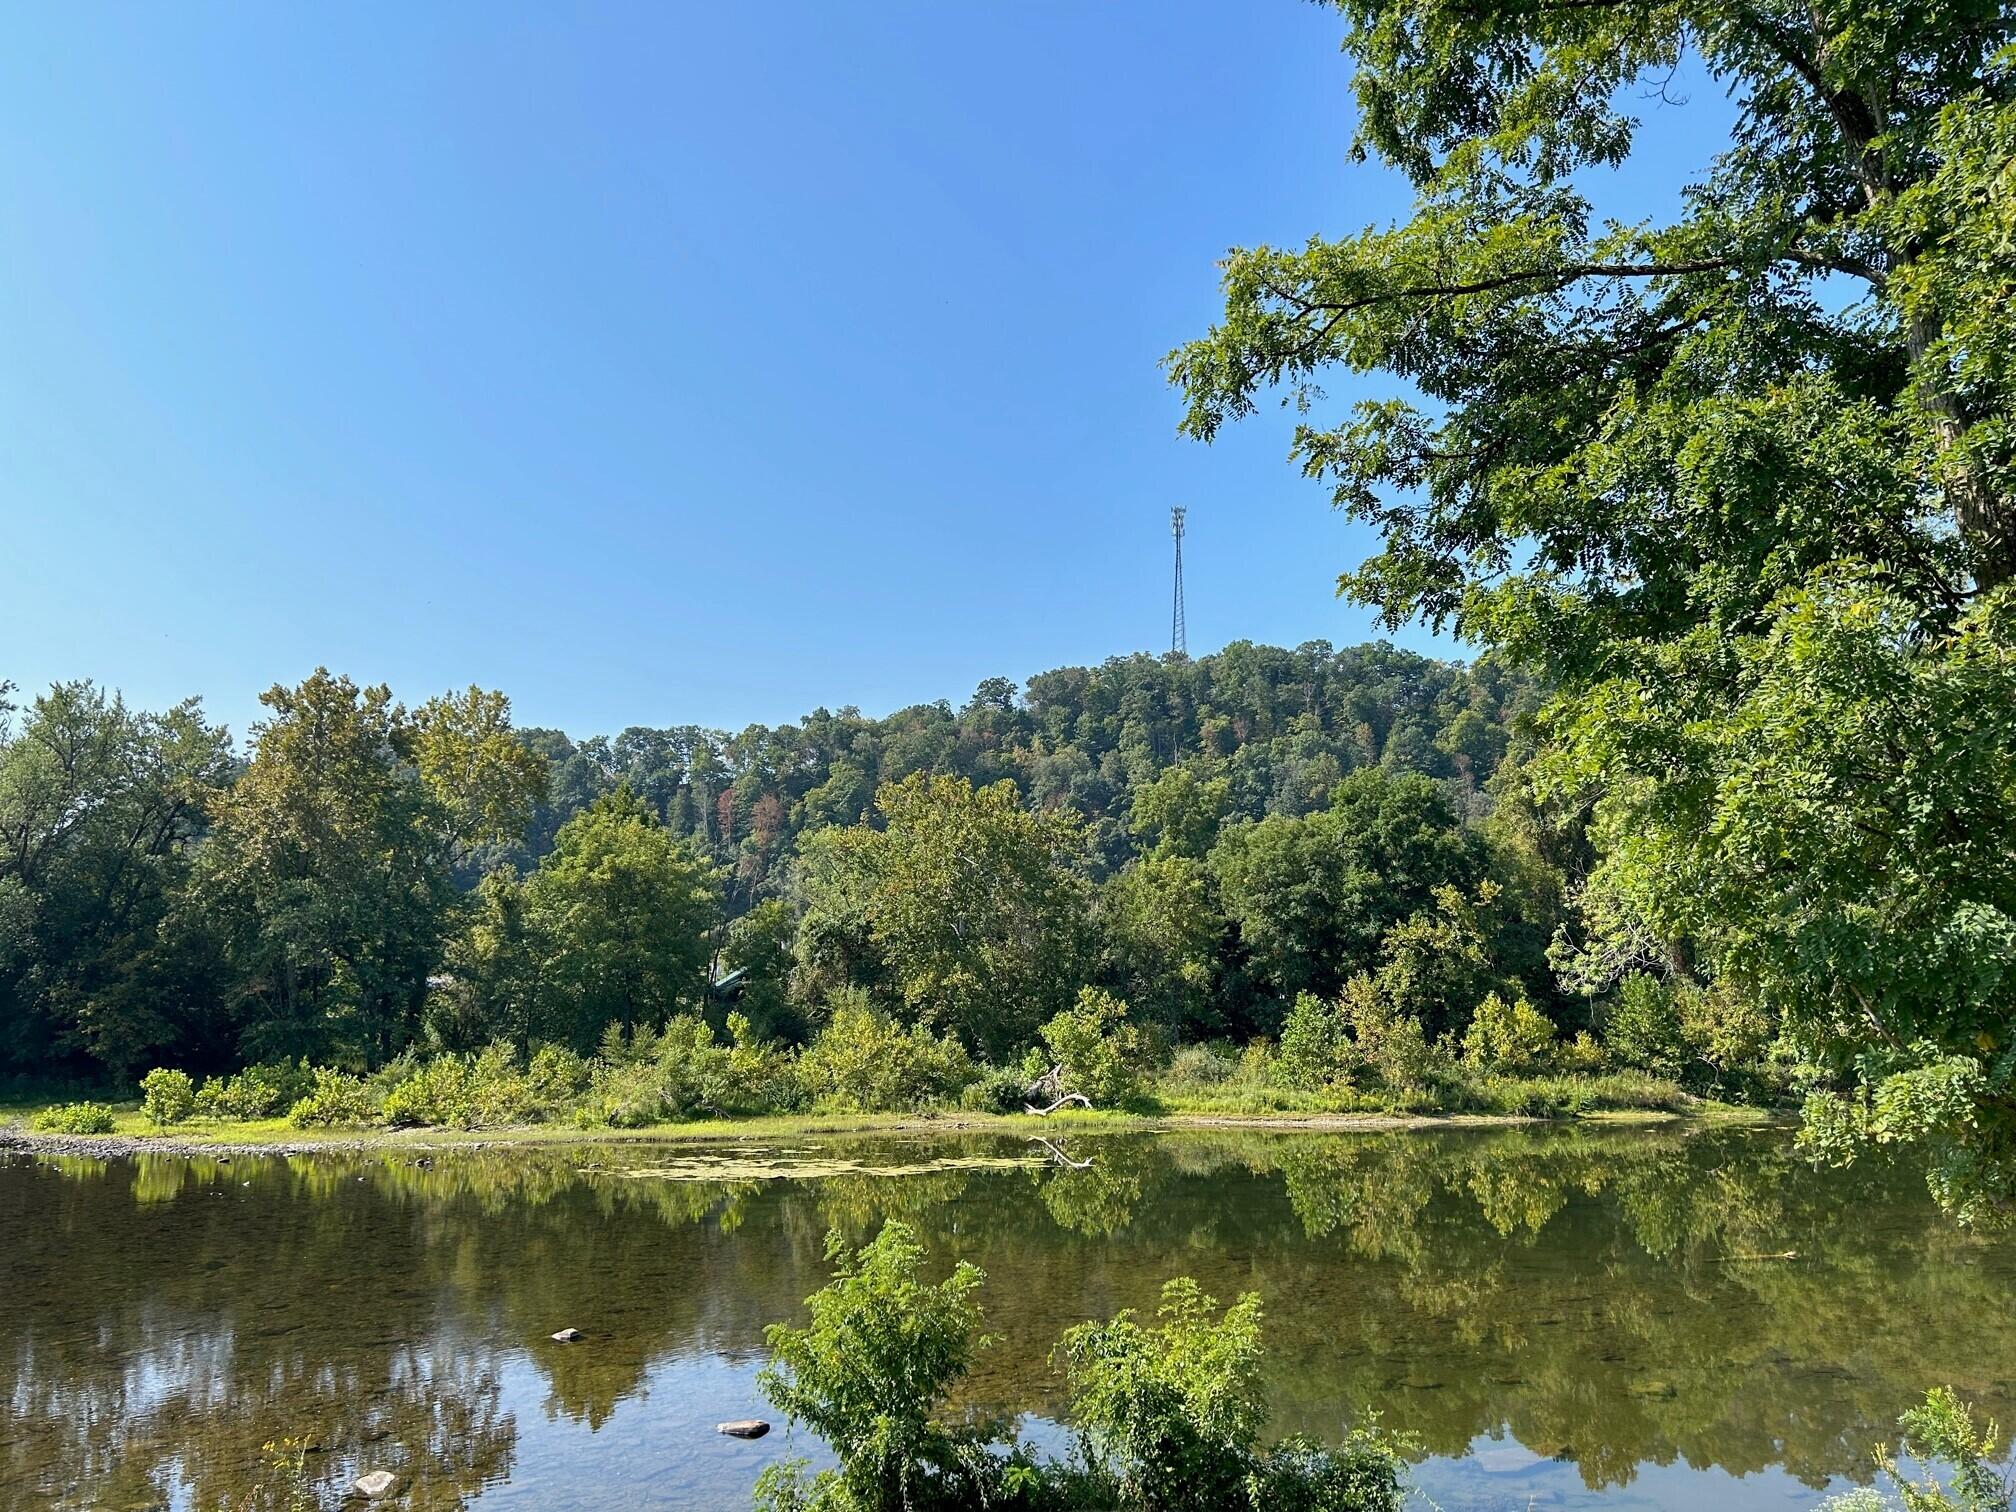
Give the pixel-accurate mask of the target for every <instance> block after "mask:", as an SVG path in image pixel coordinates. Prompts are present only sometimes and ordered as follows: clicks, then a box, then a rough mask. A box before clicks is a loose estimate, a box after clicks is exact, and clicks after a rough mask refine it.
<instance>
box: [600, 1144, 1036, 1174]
mask: <svg viewBox="0 0 2016 1512" xmlns="http://www.w3.org/2000/svg"><path fill="white" fill-rule="evenodd" d="M1050 1163H1051V1162H1050V1161H1049V1160H1048V1159H1047V1158H1045V1157H1043V1156H1040V1155H946V1156H940V1157H939V1158H937V1159H933V1160H910V1161H903V1162H900V1163H896V1164H889V1165H883V1164H876V1163H873V1162H871V1161H868V1160H849V1159H846V1158H843V1157H835V1156H826V1157H824V1158H819V1159H806V1158H803V1157H802V1156H800V1155H799V1154H798V1152H796V1151H791V1150H772V1151H763V1152H758V1151H753V1150H752V1151H742V1150H738V1151H735V1152H734V1153H732V1154H729V1153H722V1154H711V1153H707V1152H703V1151H695V1152H694V1153H692V1154H690V1155H683V1154H682V1155H681V1156H680V1157H679V1158H678V1159H676V1160H671V1161H666V1162H664V1163H662V1164H659V1165H648V1166H631V1167H628V1168H623V1169H612V1168H608V1167H603V1168H599V1169H597V1170H596V1172H595V1174H596V1175H599V1176H621V1177H626V1178H631V1179H650V1180H657V1181H821V1180H824V1179H826V1178H828V1177H833V1176H930V1175H933V1174H935V1173H937V1172H940V1171H1019V1170H1040V1169H1042V1168H1043V1167H1046V1166H1048V1165H1049V1164H1050Z"/></svg>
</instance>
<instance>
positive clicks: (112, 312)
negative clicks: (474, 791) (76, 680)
mask: <svg viewBox="0 0 2016 1512" xmlns="http://www.w3.org/2000/svg"><path fill="white" fill-rule="evenodd" d="M1340 35H1341V30H1340V23H1339V21H1338V20H1337V18H1336V17H1335V16H1334V15H1333V14H1332V13H1330V12H1328V11H1325V10H1321V9H1318V8H1317V7H1315V6H1313V5H1308V4H1302V3H1297V0H1215V3H1201V0H1200V3H1190V0H1159V3H1155V4H1148V3H1124V4H1092V3H1075V0H1073V3H1066V0H1047V3H1046V0H1031V3H1016V4H952V5H946V4H942V3H938V4H926V3H918V4H897V3H883V0H877V3H875V4H863V5H858V6H855V5H833V4H815V3H783V4H771V5H765V6H722V5H710V6H699V5H677V6H674V5H670V4H638V5H613V4H609V5H597V6H534V5H506V4H489V3H485V4H473V3H472V4H464V5H448V4H440V5H425V6H413V5H407V4H399V5H393V4H362V3H358V4H345V5H341V6H324V7H318V8H308V7H291V6H289V7H283V6H266V7H249V6H223V5H208V4H186V5H177V6H173V7H169V6H157V7H148V8H143V7H118V8H100V7H96V6H92V5H84V4H79V5H63V6H39V7H28V8H24V9H21V10H19V11H17V12H15V13H14V15H13V17H12V21H11V24H10V38H9V44H8V47H7V48H6V49H5V50H4V53H0V331H4V332H5V333H6V334H5V351H4V355H0V527H4V537H0V539H4V541H5V543H6V550H5V552H4V554H0V679H9V678H11V679H12V680H13V681H15V682H16V683H18V684H20V685H21V686H22V687H24V688H30V689H32V688H34V687H36V686H38V685H41V684H46V683H47V682H49V681H50V680H52V679H56V678H69V677H86V676H88V677H94V678H97V679H99V680H100V681H102V682H105V683H108V684H111V685H113V686H117V687H119V688H121V689H123V690H124V691H125V692H126V694H127V696H128V697H129V698H130V699H131V700H133V701H135V702H137V703H140V704H142V705H146V706H159V705H162V704H165V703H167V702H171V701H173V700H174V699H176V698H179V697H182V696H185V695H187V694H191V693H200V694H202V695H203V696H204V698H205V702H206V704H207V706H208V707H209V708H210V710H211V711H212V713H213V714H214V715H215V716H217V717H219V718H222V719H225V720H227V721H228V722H230V723H231V725H232V726H233V728H234V729H235V730H237V731H239V732H240V733H242V732H243V730H244V728H245V726H246V724H247V723H248V722H249V721H250V720H251V719H252V718H254V717H256V714H257V705H256V702H255V699H256V694H257V693H258V691H259V690H260V689H262V688H264V687H266V686H268V685H269V684H271V683H273V682H275V681H288V682H292V681H295V680H298V679H299V678H300V677H302V676H304V675H305V674H306V673H307V672H309V671H310V670H312V669H313V668H314V667H315V666H316V665H317V664H318V663H326V664H327V665H329V666H330V667H332V668H334V669H336V670H340V671H347V672H349V673H350V674H351V675H353V676H355V677H357V678H359V679H360V680H370V681H386V682H389V683H391V684H392V686H393V688H394V690H395V691H396V692H397V693H398V694H399V695H400V696H401V697H403V698H406V699H408V700H418V699H420V698H423V697H425V696H427V695H429V694H431V693H434V692H438V691H441V690H443V689H446V688H449V687H455V686H461V685H466V684H467V683H470V682H472V681H473V682H479V683H482V684H484V685H486V686H491V687H499V688H502V689H504V690H505V691H506V692H508V693H509V694H510V695H511V696H512V698H513V701H514V704H515V706H516V712H517V716H518V718H519V720H520V722H522V723H526V724H544V725H559V726H562V727H564V728H566V729H568V730H570V731H573V732H575V733H577V734H585V733H590V732H597V731H603V732H610V731H614V730H616V729H619V728H621V727H622V726H624V725H628V724H665V723H674V722H681V723H683V722H698V723H706V724H716V725H722V726H728V727H736V726H739V725H741V724H744V723H747V722H750V721H755V720H760V721H764V722H778V721H782V720H785V719H790V718H793V717H795V716H797V715H798V714H800V713H802V712H804V711H806V710H808V709H810V708H812V707H814V706H816V705H819V704H825V705H828V706H829V707H838V706H839V705H841V704H846V703H855V704H859V705H860V706H862V707H863V708H864V709H866V710H868V711H869V712H871V713H880V712H885V711H887V710H889V709H892V708H895V707H898V706H900V705H903V704H906V703H913V702H920V701H924V700H928V699H932V698H938V697H947V698H951V699H953V700H954V701H955V702H957V701H959V700H961V699H963V698H964V696H965V695H966V694H967V693H968V692H969V691H970V690H971V688H972V687H973V685H974V684H975V683H976V682H977V681H979V679H981V678H982V677H986V676H990V675H996V674H1000V675H1006V676H1010V677H1015V678H1018V679H1019V678H1022V677H1025V676H1027V675H1028V674H1029V673H1032V672H1035V671H1040V670H1042V669H1044V668H1047V667H1051V666H1056V665H1062V664H1066V663H1073V662H1087V661H1096V660H1098V659H1100V658H1102V657H1105V656H1108V655H1112V654H1116V653H1123V652H1127V651H1132V650H1160V649H1163V648H1165V647H1166V644H1167V636H1168V612H1169V604H1168V590H1169V541H1168V521H1167V515H1168V509H1169V506H1170V505H1171V504H1175V503H1182V504H1186V505H1188V506H1189V508H1190V536H1189V541H1188V544H1187V549H1186V567H1187V576H1188V584H1189V622H1190V637H1191V649H1192V650H1193V652H1195V651H1204V650H1209V649H1212V648H1214V647H1216V646H1218V645H1221V644H1223V643H1224V642H1226V641H1228V640H1234V639H1241V638H1247V639H1254V640H1261V641H1271V642H1277V643H1282V644H1289V645H1292V644H1295V643H1297V642H1300V641H1303V640H1309V639H1315V638H1325V639H1329V640H1332V641H1335V642H1338V643H1340V644H1343V643H1349V642H1353V641H1356V640H1360V639H1363V638H1365V637H1366V636H1367V635H1368V633H1369V621H1368V618H1367V616H1366V615H1365V614H1364V613H1363V612H1361V611H1358V610H1355V609H1352V608H1350V607H1349V606H1347V605H1344V604H1342V603H1340V602H1339V601H1338V600H1336V599H1335V598H1334V597H1333V588H1334V583H1335V577H1336V574H1337V572H1338V571H1339V569H1341V568H1343V567H1345V566H1347V565H1350V564H1352V563H1355V562H1356V561H1357V560H1358V559H1359V557H1361V556H1362V555H1364V554H1365V551H1366V549H1367V541H1366V539H1365V536H1364V533H1363V532H1361V531H1360V530H1358V529H1357V528H1356V527H1353V526H1352V525H1350V524H1349V523H1348V522H1347V521H1345V520H1344V519H1342V518H1341V517H1339V516H1337V515H1335V514H1333V513H1331V512H1330V510H1329V509H1328V508H1327V506H1326V502H1325V499H1324V497H1323V495H1322V494H1321V492H1320V491H1319V490H1318V489H1317V488H1316V487H1315V486H1313V485H1311V484H1308V483H1306V482H1304V481H1302V480H1301V479H1300V478H1299V477H1298V476H1297V475H1296V474H1295V472H1294V470H1293V469H1292V468H1290V467H1289V466H1288V465H1286V463H1285V461H1284V458H1285V453H1286V448H1287V444H1288V436H1289V430H1290V420H1289V418H1288V417H1286V416H1283V415H1280V414H1267V415H1263V416H1262V417H1260V418H1259V419H1256V420H1254V421H1249V422H1247V423H1246V424H1244V425H1242V426H1239V427H1236V428H1235V429H1233V430H1232V431H1231V432H1230V433H1229V434H1228V435H1226V436H1225V437H1224V438H1223V439H1221V440H1220V441H1219V442H1218V443H1217V444H1216V445H1215V446H1213V447H1210V448H1206V447H1203V446H1200V445H1197V444H1196V443H1193V442H1188V441H1185V440H1182V439H1181V438H1179V437H1178V436H1177V435H1176V432H1175V425H1176V420H1177V415H1178V404H1177V399H1176V395H1175V394H1174V392H1173V391H1172V390H1170V389H1169V388H1168V387H1167V386H1166V385H1165V383H1164V382H1163V380H1162V376H1161V374H1160V372H1159V370H1158V367H1157V362H1158V359H1159V358H1160V357H1161V356H1162V354H1163V353H1164V352H1166V351H1167V350H1168V349H1169V348H1170V347H1171V346H1173V345H1175V344H1176V343H1177V342H1179V341H1180V340H1183V339H1185V338H1186V337H1188V336H1191V335H1194V334H1197V333H1199V332H1201V331H1202V330H1203V329H1204V327H1205V326H1206V324H1207V323H1208V322H1209V320H1210V319H1211V317H1212V314H1213V312H1214V295H1215V272H1214V268H1213V263H1214V260H1215V259H1216V258H1217V257H1218V256H1219V255H1220V254H1221V253H1222V252H1223V251H1224V250H1225V249H1226V248H1227V247H1228V246H1231V245H1233V244H1235V243H1252V242H1257V241H1274V242H1284V241H1300V240H1302V239H1303V238H1305V237H1306V236H1308V235H1309V234H1310V233H1312V232H1319V231H1320V232H1324V233H1328V234H1337V233H1339V232H1344V231H1349V230H1352V229H1356V228H1358V227H1360V226H1363V225H1365V224H1367V223H1370V222H1373V221H1383V220H1385V219H1387V218H1389V217H1391V216H1394V215H1396V214H1399V213H1401V212H1403V211H1404V209H1405V207H1406V191H1405V186H1404V185H1403V184H1402V183H1401V182H1400V181H1399V180H1398V179H1397V177H1396V176H1394V175H1392V174H1391V173H1389V172H1388V171H1386V170H1384V169H1381V168H1379V167H1377V166H1372V165H1367V166H1354V165H1352V164H1350V163H1349V162H1348V160H1347V156H1346V149H1347V147H1348V144H1349V141H1350V134H1351V122H1352V111H1351V100H1350V93H1349V88H1348V85H1349V68H1348V65H1347V62H1346V61H1345V60H1344V59H1343V58H1342V57H1341V56H1340V55H1339V54H1338V52H1337V50H1336V46H1337V41H1338V39H1339V37H1340ZM1696 88H1697V89H1698V90H1700V92H1701V93H1702V94H1703V95H1704V96H1705V95H1712V93H1713V89H1712V86H1708V85H1704V84H1702V83H1701V82H1700V81H1696ZM1716 103H1717V104H1718V105H1719V102H1716ZM1665 114H1666V115H1668V116H1672V115H1674V114H1676V113H1675V112H1670V111H1668V112H1665ZM1674 124H1675V123H1673V122H1670V121H1668V122H1662V125H1661V130H1662V131H1663V133H1664V139H1665V140H1666V145H1665V146H1663V147H1661V148H1659V149H1658V151H1657V152H1656V153H1655V154H1654V155H1653V157H1652V160H1651V163H1650V166H1649V168H1647V169H1634V172H1639V173H1640V174H1641V177H1640V179H1639V180H1638V181H1637V190H1636V193H1637V194H1639V195H1641V196H1649V197H1652V198H1657V197H1658V196H1659V195H1660V194H1661V193H1663V192H1664V191H1665V190H1666V189H1667V188H1669V187H1670V185H1671V184H1673V183H1675V182H1677V181H1678V175H1679V172H1680V167H1681V165H1683V164H1686V165H1687V166H1691V163H1689V162H1688V158H1689V154H1690V153H1691V152H1695V151H1698V150H1699V148H1700V143H1701V140H1702V139H1701V138H1700V137H1699V135H1698V134H1696V135H1694V136H1692V137H1690V136H1689V135H1688V133H1687V132H1686V131H1685V130H1674V129H1671V128H1672V127H1673V126H1674ZM1627 197H1629V196H1627ZM1377 388H1378V385H1377V384H1376V383H1374V384H1371V385H1369V389H1370V390H1371V391H1377ZM1355 391H1356V390H1354V388H1353V387H1352V386H1350V385H1343V386H1340V387H1338V388H1337V389H1336V390H1335V391H1334V396H1335V398H1336V399H1337V401H1338V402H1339V403H1340V404H1341V403H1343V402H1344V401H1346V400H1348V398H1349V397H1351V395H1352V393H1353V392H1355ZM1400 639H1401V640H1402V641H1403V643H1410V644H1414V645H1417V646H1420V647H1423V648H1431V647H1432V643H1431V642H1430V641H1429V640H1428V639H1427V637H1426V636H1425V635H1421V634H1414V635H1411V636H1402V637H1400ZM1444 649H1445V650H1446V649H1448V648H1444Z"/></svg>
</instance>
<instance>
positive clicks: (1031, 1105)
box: [1022, 1063, 1092, 1118]
mask: <svg viewBox="0 0 2016 1512" xmlns="http://www.w3.org/2000/svg"><path fill="white" fill-rule="evenodd" d="M1045 1099H1049V1100H1050V1103H1049V1106H1048V1107H1044V1108H1039V1107H1037V1106H1036V1104H1037V1103H1039V1102H1042V1101H1044V1100H1045ZM1066 1103H1077V1104H1078V1105H1079V1106H1080V1107H1082V1108H1089V1107H1091V1106H1092V1099H1091V1098H1089V1097H1087V1096H1086V1095H1085V1094H1084V1093H1082V1092H1066V1091H1065V1090H1064V1067H1063V1065H1062V1064H1061V1063H1060V1064H1058V1065H1055V1066H1052V1067H1051V1068H1050V1069H1049V1070H1048V1071H1045V1072H1044V1073H1043V1074H1042V1075H1041V1076H1039V1077H1037V1078H1036V1080H1034V1081H1033V1082H1031V1083H1029V1085H1028V1086H1027V1087H1025V1088H1023V1089H1022V1107H1023V1109H1024V1110H1025V1111H1026V1112H1030V1113H1034V1114H1035V1115H1036V1116H1037V1117H1038V1118H1048V1117H1049V1116H1050V1115H1051V1114H1052V1113H1055V1112H1056V1111H1057V1110H1058V1109H1059V1108H1061V1107H1063V1106H1064V1105H1065V1104H1066Z"/></svg>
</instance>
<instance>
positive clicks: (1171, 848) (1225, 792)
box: [1128, 766, 1232, 861]
mask: <svg viewBox="0 0 2016 1512" xmlns="http://www.w3.org/2000/svg"><path fill="white" fill-rule="evenodd" d="M1231 802H1232V784H1231V782H1230V781H1229V780H1227V779H1226V778H1223V777H1212V778H1209V779H1202V778H1199V777H1198V776H1197V774H1196V773H1195V772H1193V771H1191V769H1190V768H1189V767H1180V766H1179V767H1171V768H1169V770H1168V771H1166V772H1164V773H1162V774H1161V775H1160V776H1159V777H1157V778H1156V779H1155V780H1154V781H1153V782H1149V783H1146V784H1144V785H1142V786H1141V787H1139V788H1137V789H1136V790H1135V793H1134V807H1133V813H1132V815H1131V817H1130V818H1129V820H1128V828H1129V829H1130V830H1131V831H1132V832H1133V834H1134V836H1135V838H1136V839H1138V840H1140V841H1141V842H1142V843H1144V844H1146V845H1148V846H1150V847H1151V848H1152V850H1153V853H1154V854H1155V855H1157V856H1186V857H1188V858H1190V859H1191V860H1193V861H1194V860H1200V859H1202V857H1203V856H1204V853H1205V852H1206V851H1208V850H1210V849H1211V844H1212V842H1213V841H1214V840H1216V839H1217V838H1218V827H1219V825H1220V824H1222V823H1223V822H1224V819H1225V815H1226V812H1227V811H1228V810H1229V809H1230V807H1231Z"/></svg>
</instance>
